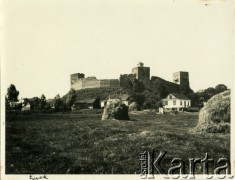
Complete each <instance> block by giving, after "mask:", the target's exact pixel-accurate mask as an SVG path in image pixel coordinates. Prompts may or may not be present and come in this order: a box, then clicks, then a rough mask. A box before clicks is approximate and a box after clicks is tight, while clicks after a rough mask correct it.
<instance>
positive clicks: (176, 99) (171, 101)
mask: <svg viewBox="0 0 235 180" xmlns="http://www.w3.org/2000/svg"><path fill="white" fill-rule="evenodd" d="M162 103H163V106H164V108H166V109H176V110H181V109H183V108H188V107H191V100H190V99H189V98H188V97H186V96H185V95H183V94H177V93H171V94H169V95H168V96H167V97H166V98H165V99H162Z"/></svg>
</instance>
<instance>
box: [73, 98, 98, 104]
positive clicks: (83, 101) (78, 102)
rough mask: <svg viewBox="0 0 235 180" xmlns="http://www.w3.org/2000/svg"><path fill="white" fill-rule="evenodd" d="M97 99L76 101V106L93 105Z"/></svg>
mask: <svg viewBox="0 0 235 180" xmlns="http://www.w3.org/2000/svg"><path fill="white" fill-rule="evenodd" d="M95 100H97V99H76V100H75V101H74V104H93V103H94V102H95Z"/></svg>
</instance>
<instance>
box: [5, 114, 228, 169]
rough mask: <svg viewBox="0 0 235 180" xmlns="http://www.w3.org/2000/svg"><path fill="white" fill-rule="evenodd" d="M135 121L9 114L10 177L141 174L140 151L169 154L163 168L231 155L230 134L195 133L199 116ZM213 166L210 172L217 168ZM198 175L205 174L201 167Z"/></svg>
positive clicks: (93, 116) (150, 117)
mask: <svg viewBox="0 0 235 180" xmlns="http://www.w3.org/2000/svg"><path fill="white" fill-rule="evenodd" d="M130 118H131V121H117V120H113V121H101V110H86V111H79V112H77V113H66V114H62V113H55V114H30V115H7V118H6V173H9V174H11V173H12V174H18V173H24V174H29V173H32V174H33V173H38V174H39V173H40V174H43V173H46V174H57V173H58V174H64V173H68V174H88V173H89V174H112V173H114V174H135V173H136V174H139V173H140V161H139V158H140V155H139V153H140V152H143V151H147V150H149V151H152V150H154V151H156V155H158V154H159V152H160V151H167V154H166V156H165V158H164V160H163V161H162V164H163V167H164V168H169V167H171V166H172V164H171V160H172V159H173V158H176V157H179V158H183V160H184V161H185V162H186V169H187V167H188V159H189V158H202V159H203V158H204V156H205V153H206V152H207V153H209V154H210V157H211V158H214V159H215V161H217V160H218V158H220V157H226V158H229V156H230V150H229V149H230V134H213V135H210V134H191V133H190V132H189V129H190V128H193V127H195V125H196V124H197V121H198V113H181V114H168V115H160V114H156V113H155V112H150V111H142V112H132V113H130ZM210 166H211V172H212V170H213V169H214V168H215V167H218V165H217V164H216V163H215V164H214V165H210ZM186 173H188V172H187V171H186ZM196 173H202V169H201V167H200V166H198V167H197V168H196Z"/></svg>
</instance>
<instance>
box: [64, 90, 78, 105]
mask: <svg viewBox="0 0 235 180" xmlns="http://www.w3.org/2000/svg"><path fill="white" fill-rule="evenodd" d="M75 98H76V91H75V90H74V89H70V91H69V93H68V95H67V98H66V100H65V103H66V105H67V107H68V108H71V106H72V105H73V103H74V101H75Z"/></svg>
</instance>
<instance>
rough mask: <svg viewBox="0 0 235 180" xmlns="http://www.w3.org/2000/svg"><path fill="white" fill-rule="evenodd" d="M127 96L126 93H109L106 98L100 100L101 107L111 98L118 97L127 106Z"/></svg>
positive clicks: (108, 102) (107, 103) (109, 101)
mask: <svg viewBox="0 0 235 180" xmlns="http://www.w3.org/2000/svg"><path fill="white" fill-rule="evenodd" d="M129 98H130V96H129V95H128V94H114V95H109V97H108V98H106V99H104V100H102V101H101V107H102V108H103V107H104V106H106V105H109V104H110V103H111V101H112V100H113V99H120V100H121V101H122V102H123V103H124V104H125V105H126V106H129Z"/></svg>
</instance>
